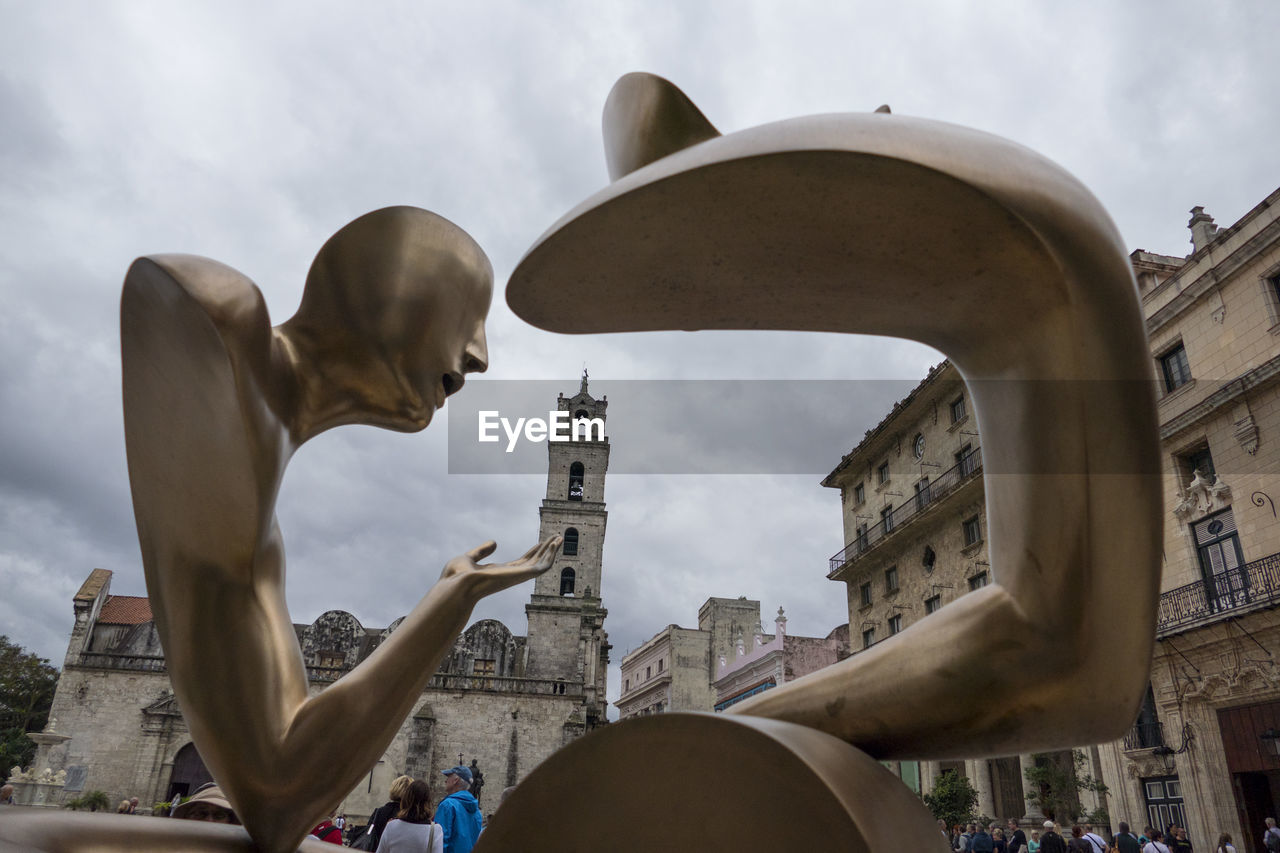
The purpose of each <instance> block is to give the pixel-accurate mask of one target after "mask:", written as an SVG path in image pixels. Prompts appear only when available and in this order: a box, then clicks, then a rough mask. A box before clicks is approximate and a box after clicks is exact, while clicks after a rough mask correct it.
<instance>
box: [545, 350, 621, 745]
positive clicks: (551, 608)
mask: <svg viewBox="0 0 1280 853" xmlns="http://www.w3.org/2000/svg"><path fill="white" fill-rule="evenodd" d="M556 406H557V409H558V410H559V411H562V412H568V413H569V416H570V418H571V419H572V420H578V419H580V418H586V419H587V420H589V421H594V420H598V421H600V422H601V423H604V422H605V414H606V410H607V409H608V406H609V401H608V398H607V397H601V398H600V399H596V398H595V397H593V396H591V393H590V390H589V388H588V375H587V371H586V369H585V368H584V369H583V371H582V383H581V385H580V387H579V389H578V393H577V394H574V395H573V396H572V397H566V396H564V395H563V394H561V395H559V397H558V398H557V400H556ZM570 435H571V436H572V440H570V441H555V442H547V489H546V496H545V497H544V498H543V500H542V506H541V507H540V508H539V510H538V516H539V532H538V535H539V538H540V539H545V538H547V537H550V536H563V537H564V538H565V542H566V546H567V547H564V548H562V549H561V553H560V554H559V555H558V556H557V558H556V562H555V564H554V565H553V567H552V569H551V570H550V571H548V572H546V573H545V574H543V575H541V576H540V577H539V578H538V579H537V581H536V582H535V583H534V590H533V595H532V596H531V597H530V599H529V603H528V604H527V605H526V606H525V613H526V615H527V616H528V619H529V642H528V647H527V660H526V664H525V674H526V675H527V676H528V677H530V678H548V679H557V680H564V681H569V682H575V681H577V682H581V683H582V687H583V697H584V705H585V708H584V710H585V713H586V723H587V726H588V728H590V727H592V726H594V725H596V724H597V723H600V722H603V721H604V719H605V709H606V707H607V704H606V699H605V683H606V675H607V670H608V665H609V648H610V646H609V638H608V634H607V633H606V632H605V630H604V619H605V617H606V616H607V615H608V611H607V610H605V608H604V606H603V603H602V600H601V585H602V575H603V561H604V535H605V524H606V521H607V520H608V512H607V511H606V510H605V502H604V485H605V474H606V473H607V472H608V468H609V439H608V437H607V436H606V435H605V434H604V433H603V431H600V430H577V431H574V430H571V431H570Z"/></svg>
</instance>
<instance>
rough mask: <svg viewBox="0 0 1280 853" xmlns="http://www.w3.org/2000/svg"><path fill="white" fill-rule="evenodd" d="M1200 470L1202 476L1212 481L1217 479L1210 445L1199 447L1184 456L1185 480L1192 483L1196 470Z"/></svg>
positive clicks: (1183, 470)
mask: <svg viewBox="0 0 1280 853" xmlns="http://www.w3.org/2000/svg"><path fill="white" fill-rule="evenodd" d="M1196 471H1199V472H1200V474H1201V476H1203V477H1204V478H1205V479H1206V480H1208V481H1209V482H1210V483H1212V482H1213V481H1214V480H1215V479H1216V475H1215V473H1214V470H1213V454H1211V453H1210V452H1209V446H1208V445H1205V446H1204V447H1200V448H1197V449H1195V450H1193V451H1191V452H1190V453H1186V454H1183V456H1182V473H1183V477H1184V482H1186V483H1188V484H1190V483H1191V481H1192V479H1194V477H1195V472H1196Z"/></svg>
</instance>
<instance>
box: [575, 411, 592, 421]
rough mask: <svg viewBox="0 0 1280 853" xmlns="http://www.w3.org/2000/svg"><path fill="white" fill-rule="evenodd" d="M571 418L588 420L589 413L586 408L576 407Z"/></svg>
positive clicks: (589, 418) (589, 417)
mask: <svg viewBox="0 0 1280 853" xmlns="http://www.w3.org/2000/svg"><path fill="white" fill-rule="evenodd" d="M573 419H574V420H575V421H589V420H591V415H589V414H587V410H586V409H578V411H576V412H574V413H573Z"/></svg>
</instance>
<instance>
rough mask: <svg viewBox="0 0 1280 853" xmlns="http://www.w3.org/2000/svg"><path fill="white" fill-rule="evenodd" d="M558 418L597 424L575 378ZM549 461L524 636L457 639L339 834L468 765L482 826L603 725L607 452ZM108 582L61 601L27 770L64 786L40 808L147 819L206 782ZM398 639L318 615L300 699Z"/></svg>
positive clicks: (107, 576) (129, 611) (122, 600)
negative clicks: (66, 609)
mask: <svg viewBox="0 0 1280 853" xmlns="http://www.w3.org/2000/svg"><path fill="white" fill-rule="evenodd" d="M557 404H558V406H559V408H560V410H562V411H568V412H570V413H571V414H572V415H574V416H575V417H587V418H589V419H596V418H598V419H599V420H600V421H601V422H602V423H603V421H604V418H605V409H606V407H607V405H608V402H607V399H604V398H602V399H600V400H596V399H594V398H593V397H591V395H590V394H589V393H588V390H587V381H586V378H585V377H584V378H583V381H582V386H581V389H580V390H579V392H578V393H577V394H576V395H574V396H572V397H564V396H563V395H561V396H560V398H559V400H558V401H557ZM548 448H549V450H548V453H549V470H548V476H547V492H546V498H545V499H544V500H543V502H542V507H541V509H540V525H539V526H540V530H539V538H540V539H544V538H547V537H549V536H553V535H562V536H564V537H565V544H564V547H563V549H562V552H561V554H560V555H558V557H557V561H556V563H555V565H554V566H553V568H552V569H551V570H549V571H548V572H547V573H545V574H544V575H542V576H541V577H539V578H538V579H537V580H536V582H535V584H534V591H533V594H532V596H531V598H530V600H529V603H528V605H527V606H526V608H525V611H526V614H527V616H528V625H529V628H528V632H527V634H526V635H525V636H518V635H516V634H514V633H512V631H511V630H510V629H509V628H508V627H507V626H505V625H503V624H502V623H501V622H498V621H496V620H492V619H486V620H481V621H479V622H476V623H474V624H473V625H471V626H470V627H469V628H467V630H466V631H465V632H463V634H462V635H461V636H460V637H459V638H458V639H457V641H456V642H455V644H454V647H453V650H452V652H451V653H450V654H448V655H447V656H446V657H445V659H444V661H443V662H442V663H441V664H440V667H439V668H438V670H437V672H436V673H435V675H433V676H432V678H431V680H430V682H429V683H428V686H427V688H426V689H425V690H424V691H423V693H422V697H421V699H420V700H419V702H418V703H417V705H416V706H415V708H414V710H413V712H412V713H411V714H410V715H409V717H408V718H407V719H406V720H405V721H404V724H403V725H402V726H401V728H400V731H399V733H398V734H397V735H396V738H395V740H394V741H393V742H392V743H391V745H390V747H388V749H387V750H386V752H385V754H384V755H383V756H382V758H381V760H380V761H379V762H378V763H377V764H376V765H375V766H374V767H372V768H371V769H370V772H369V774H368V776H367V777H366V778H365V779H364V780H363V781H362V782H361V783H360V784H359V785H357V786H356V788H355V790H353V791H352V792H351V793H350V794H349V795H348V797H347V798H346V800H345V801H344V803H343V806H342V808H343V810H344V811H345V812H346V813H347V816H348V817H349V818H351V819H353V820H356V821H359V820H360V819H361V818H362V817H364V816H367V815H368V814H369V813H370V812H371V811H372V810H373V809H374V808H376V807H377V806H379V805H381V804H382V803H384V802H385V801H386V799H387V788H388V786H389V784H390V782H391V780H392V779H394V778H395V777H396V776H398V775H400V774H401V773H408V774H410V775H412V776H414V777H415V778H423V779H426V780H427V781H428V782H430V784H431V785H432V788H433V794H434V795H436V797H437V798H438V797H440V796H443V779H442V777H441V775H440V773H439V771H440V770H441V769H443V768H446V767H450V766H453V765H455V764H457V763H459V761H462V762H464V763H470V762H471V761H473V760H474V761H475V762H476V763H477V764H478V766H479V768H480V769H481V770H482V771H483V773H484V782H485V784H484V788H483V790H482V791H481V794H480V799H481V807H482V809H483V810H484V811H486V813H487V812H489V811H492V810H493V809H494V808H495V807H496V806H497V803H498V797H499V795H500V794H501V792H502V790H503V788H505V787H507V786H509V785H515V784H517V783H518V782H519V781H520V780H521V779H523V778H524V777H525V776H527V775H528V774H529V773H530V772H531V771H532V770H533V768H534V767H536V766H537V765H538V764H539V763H541V762H542V761H543V760H544V759H546V758H547V757H548V756H550V755H551V754H552V753H553V752H555V751H556V750H558V749H559V748H560V747H562V746H564V745H565V744H567V743H569V742H570V741H572V740H574V739H576V738H578V737H581V736H582V735H583V734H585V733H586V732H587V731H589V730H591V729H592V728H594V727H596V726H598V725H602V724H604V722H605V717H606V697H605V678H606V670H607V667H608V663H609V649H610V646H609V643H608V635H607V633H606V632H605V630H604V620H605V617H606V615H607V611H606V610H605V608H604V606H603V604H602V601H601V597H600V590H601V580H602V570H603V554H604V551H603V549H604V534H605V521H606V518H607V513H606V511H605V503H604V484H605V474H606V472H607V470H608V463H609V441H608V438H607V437H605V436H604V434H603V430H600V431H599V432H598V433H591V434H589V435H586V436H584V437H582V438H581V439H579V440H574V441H570V442H554V443H552V442H549V443H548ZM111 576H112V573H111V572H109V571H107V570H104V569H94V570H93V571H92V572H91V573H90V575H89V577H88V578H87V579H86V581H85V583H84V585H83V586H82V587H81V589H80V591H79V592H78V593H77V594H76V596H75V599H74V603H73V604H74V609H75V626H74V628H73V630H72V634H71V640H70V643H69V644H68V648H67V656H66V659H65V661H64V666H63V671H62V675H61V678H60V680H59V683H58V689H57V694H56V696H55V698H54V702H53V708H52V711H51V717H50V723H49V726H48V727H47V730H46V731H45V732H44V733H41V734H39V735H36V740H37V742H38V744H39V752H38V753H37V757H36V760H35V763H34V765H33V766H34V768H36V769H37V770H43V769H44V768H49V769H51V770H52V771H53V772H54V773H55V774H57V773H58V772H59V771H65V774H66V775H65V778H66V784H65V788H64V789H63V790H62V791H61V792H60V795H59V796H58V797H57V798H55V800H54V802H53V803H51V804H56V803H57V802H58V801H61V800H65V799H70V798H72V797H75V796H78V795H79V794H80V793H81V792H83V791H90V790H102V791H106V792H107V793H108V795H109V796H110V797H111V798H112V801H113V802H114V801H116V800H120V799H123V798H125V797H130V796H137V797H139V798H140V799H141V801H142V803H143V805H144V806H147V805H150V804H151V803H154V802H161V801H165V800H168V799H169V798H170V797H171V796H173V794H175V793H186V792H187V791H190V790H194V789H195V788H196V787H197V786H198V785H199V784H201V783H203V782H205V781H208V778H209V776H208V771H207V770H206V769H205V768H204V765H203V762H201V760H200V757H199V755H198V753H197V752H196V750H195V747H194V745H192V743H191V738H190V735H189V733H188V730H187V727H186V724H185V722H184V720H183V718H182V713H181V710H180V709H179V708H178V707H177V704H176V702H175V700H174V697H173V692H172V689H171V687H170V683H169V678H168V675H167V673H166V670H165V660H164V655H163V652H162V650H161V648H160V641H159V636H158V634H157V631H156V627H155V623H154V622H153V621H152V615H151V608H150V603H149V602H148V600H147V599H146V598H145V597H137V596H115V595H112V594H111ZM399 623H400V620H399V619H398V620H396V621H395V622H393V623H392V624H391V625H389V626H387V627H386V628H369V627H365V626H364V625H362V624H361V623H360V622H359V620H357V619H356V617H355V616H353V615H351V614H350V613H347V612H345V611H341V610H331V611H329V612H327V613H324V614H322V615H321V616H320V617H319V618H318V619H316V620H315V622H313V623H312V624H310V625H295V626H294V628H295V631H296V632H297V636H298V644H299V647H300V649H301V651H302V655H303V659H304V661H305V664H306V667H307V675H308V678H309V680H310V684H311V692H312V694H313V695H314V694H316V693H319V692H320V691H322V690H324V689H325V687H326V686H327V685H329V684H331V683H333V682H334V681H336V680H337V679H339V678H341V677H342V676H343V675H344V674H345V673H347V672H349V671H350V670H351V669H352V668H354V667H355V666H356V665H357V664H358V663H359V662H360V661H362V660H364V659H365V658H366V657H368V655H370V654H371V653H372V652H373V650H374V649H376V648H377V647H378V646H379V645H380V644H381V643H382V641H383V640H385V639H386V638H387V637H388V636H389V635H390V634H391V632H392V631H394V630H395V629H396V627H397V626H398V625H399ZM343 734H344V733H343V732H334V737H342V736H343ZM20 787H21V786H20Z"/></svg>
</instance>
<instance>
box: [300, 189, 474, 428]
mask: <svg viewBox="0 0 1280 853" xmlns="http://www.w3.org/2000/svg"><path fill="white" fill-rule="evenodd" d="M492 295H493V267H492V266H491V265H490V264H489V259H488V258H487V257H486V256H485V254H484V251H483V250H482V249H481V248H480V246H479V245H478V244H477V243H476V242H475V240H473V239H472V238H471V237H470V235H468V234H467V233H466V232H465V231H463V230H462V229H461V228H459V227H458V226H456V225H454V224H453V223H452V222H449V221H448V220H447V219H444V218H443V217H440V216H437V215H436V214H434V213H430V212H428V211H426V210H421V209H419V208H416V207H387V208H383V209H381V210H375V211H373V212H372V213H367V214H365V215H364V216H361V217H360V218H358V219H356V220H355V221H353V222H351V223H349V224H348V225H346V226H344V227H343V228H341V229H340V230H339V231H338V232H337V233H336V234H334V235H333V236H332V237H330V238H329V240H328V241H327V242H326V243H325V244H324V246H323V247H322V248H321V249H320V252H319V253H318V254H317V255H316V259H315V261H314V262H313V263H312V265H311V271H310V272H309V273H308V274H307V284H306V289H305V291H304V292H303V295H302V304H301V305H300V306H299V308H298V312H297V314H295V315H294V316H293V318H292V319H290V320H289V321H288V322H287V323H286V324H285V325H284V327H282V331H283V333H284V334H285V336H286V337H288V338H289V339H290V341H291V342H292V343H293V344H294V345H295V347H296V349H297V350H299V351H304V352H305V354H306V358H305V362H306V363H305V364H302V365H300V366H301V368H302V371H303V372H307V371H310V372H313V373H315V374H316V375H318V376H319V377H321V378H323V380H324V381H323V385H324V387H325V388H326V389H328V390H326V391H324V392H322V393H320V394H319V395H314V394H313V398H314V397H316V396H318V398H319V399H318V401H316V400H314V399H313V401H312V403H311V405H313V406H314V407H316V408H317V409H319V411H316V412H314V413H313V417H314V419H315V420H316V422H317V424H316V428H315V429H313V430H311V431H310V433H311V434H314V433H315V432H319V431H320V430H322V429H328V428H329V427H332V426H338V425H340V424H343V423H368V424H373V425H375V426H382V427H386V428H389V429H395V430H401V431H404V432H413V431H416V430H420V429H422V428H423V427H425V426H426V425H427V424H428V423H430V421H431V417H432V415H433V414H434V413H435V411H436V410H437V409H439V408H440V407H441V406H443V405H444V401H445V399H446V398H447V397H448V396H449V395H451V394H453V393H455V392H456V391H457V390H458V389H459V388H461V387H462V384H463V381H464V377H465V375H466V374H467V373H479V372H482V371H484V370H485V369H487V368H488V362H489V352H488V349H487V345H486V341H485V334H484V321H485V317H486V316H487V315H488V312H489V302H490V299H491V298H492ZM307 378H308V377H306V376H304V377H303V383H304V385H306V384H307ZM312 390H314V389H312Z"/></svg>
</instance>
